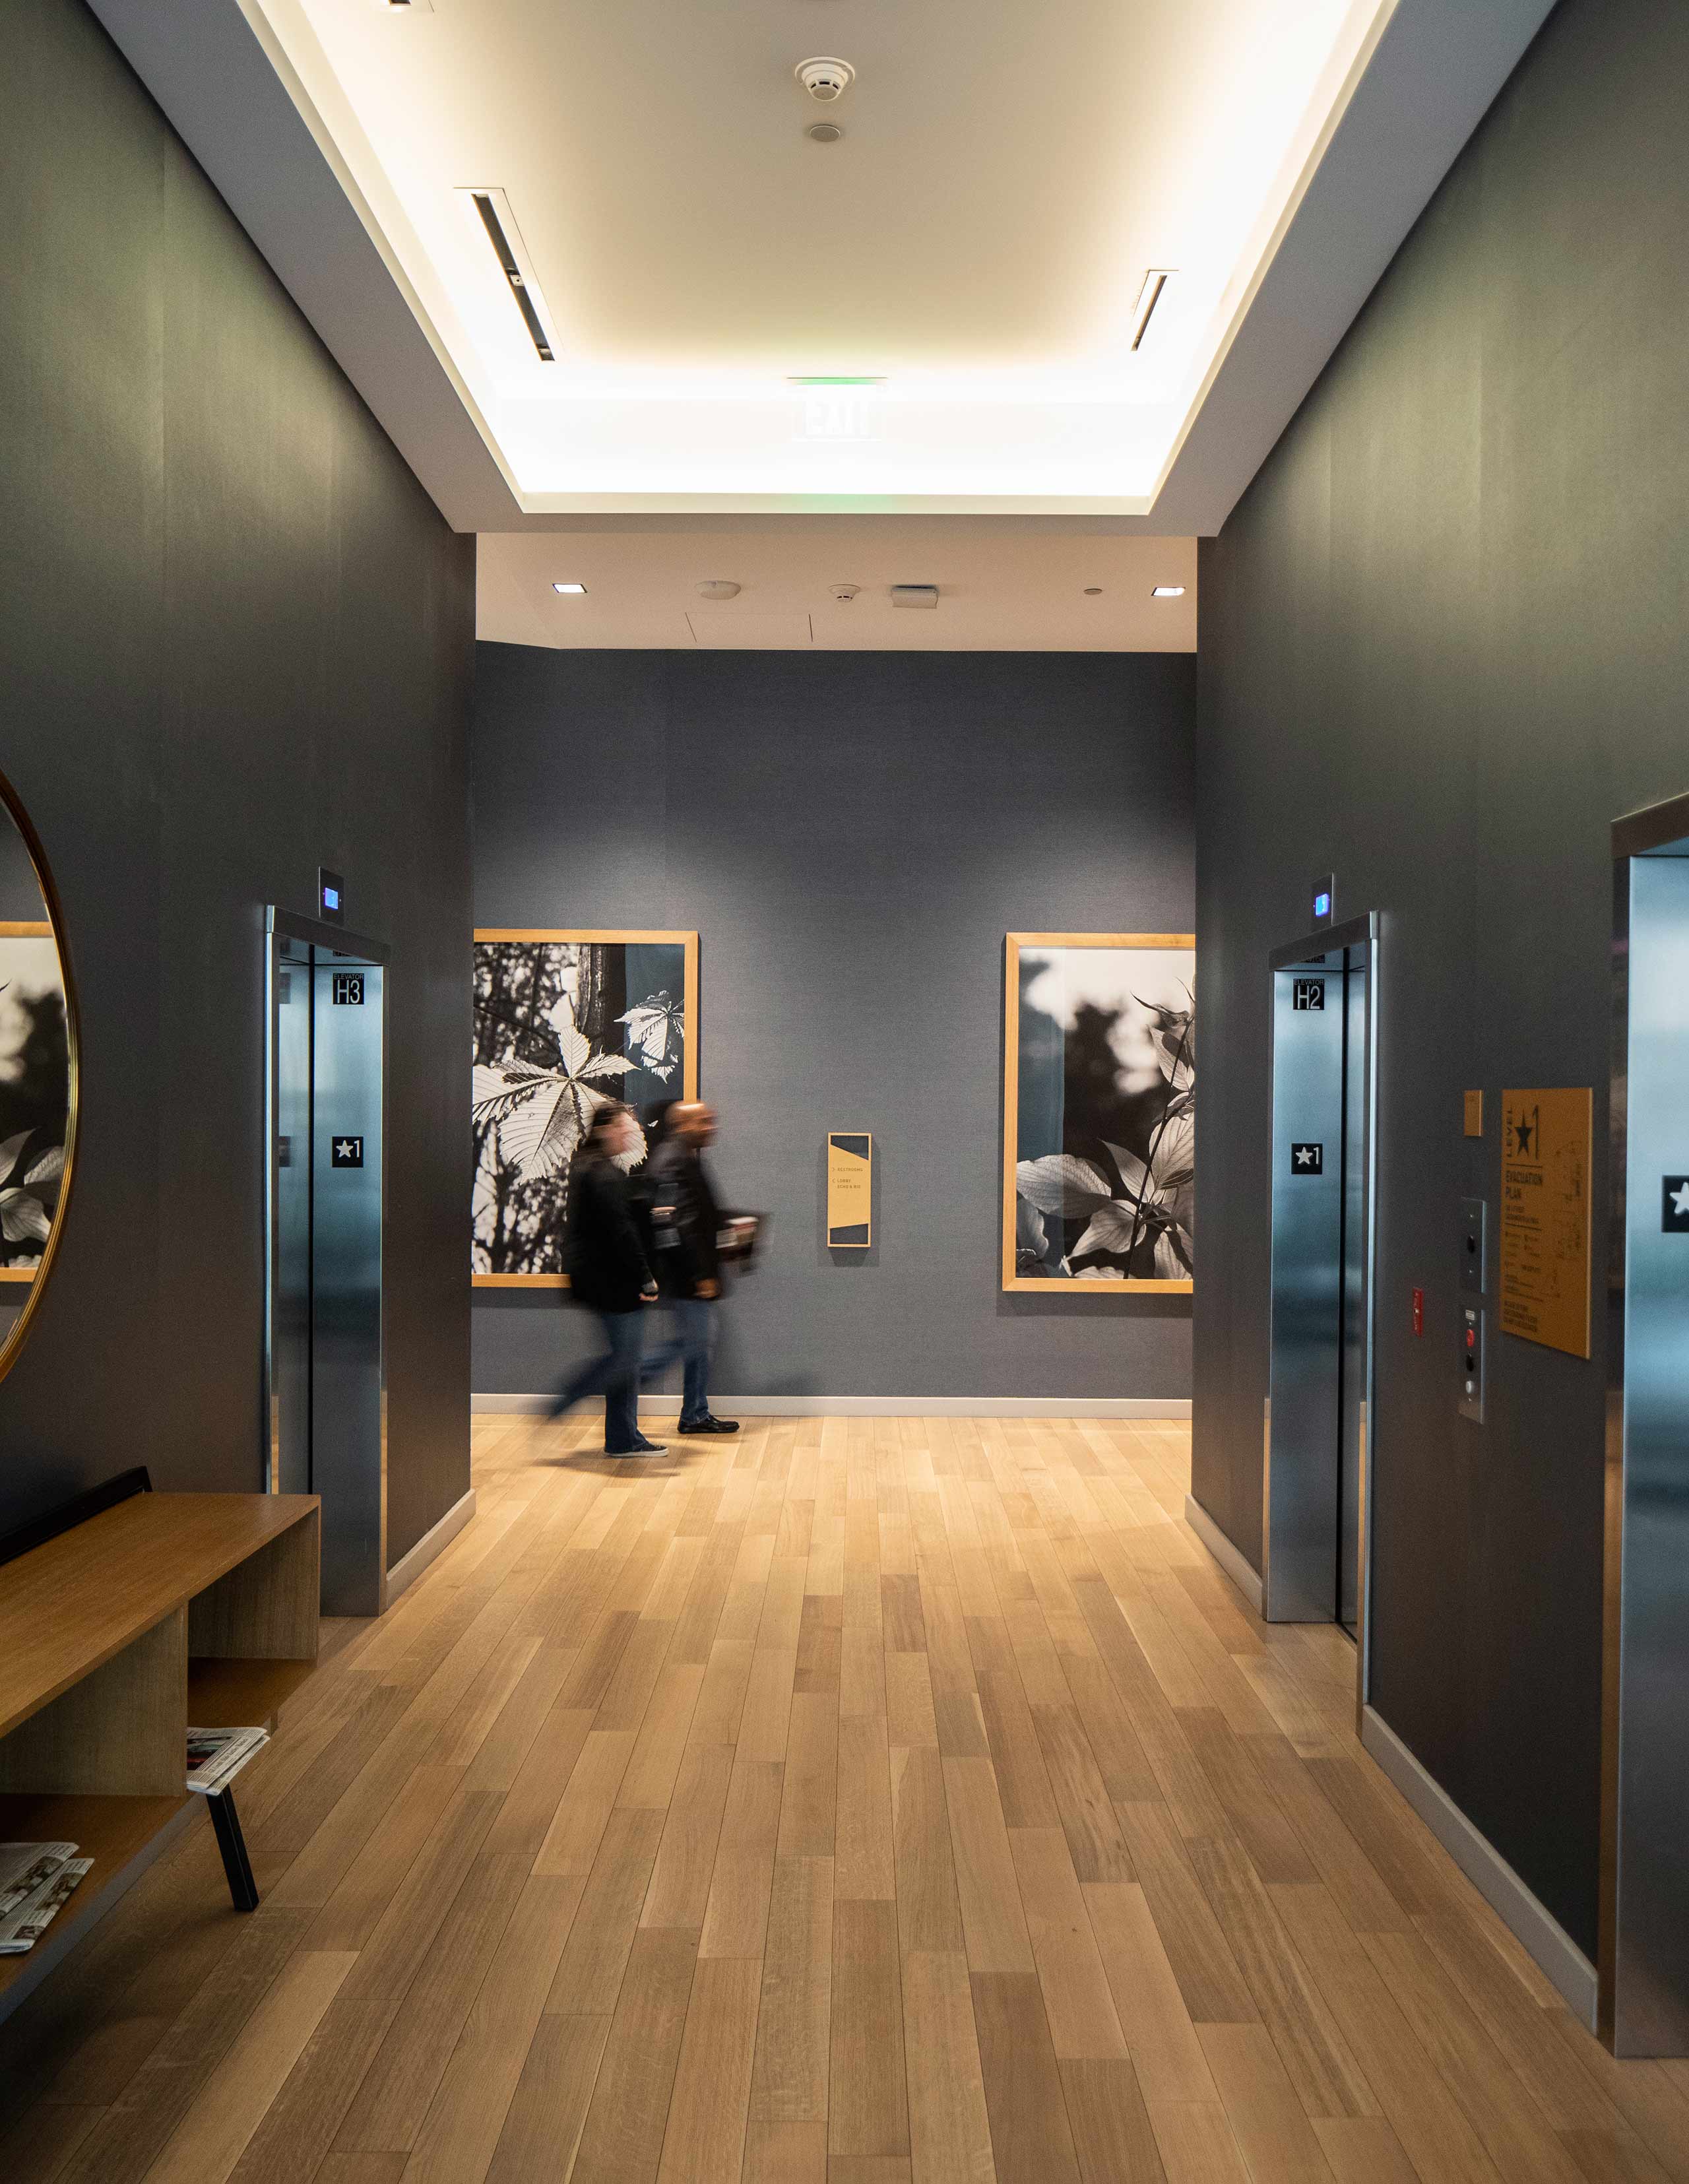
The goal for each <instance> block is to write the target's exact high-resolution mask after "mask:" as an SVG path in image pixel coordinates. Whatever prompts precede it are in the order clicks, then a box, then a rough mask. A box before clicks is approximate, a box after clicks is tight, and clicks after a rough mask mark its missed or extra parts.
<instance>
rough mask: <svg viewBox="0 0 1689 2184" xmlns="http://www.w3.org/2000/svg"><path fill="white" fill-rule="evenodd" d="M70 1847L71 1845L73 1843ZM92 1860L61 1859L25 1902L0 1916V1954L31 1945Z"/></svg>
mask: <svg viewBox="0 0 1689 2184" xmlns="http://www.w3.org/2000/svg"><path fill="white" fill-rule="evenodd" d="M70 1847H71V1848H72V1849H73V1850H74V1849H75V1844H74V1843H73V1844H72V1845H71V1846H70ZM93 1863H94V1861H93V1860H92V1858H66V1859H64V1861H63V1862H62V1863H60V1864H59V1865H58V1866H56V1867H55V1868H54V1869H53V1872H52V1873H51V1874H50V1875H48V1876H47V1879H46V1880H44V1881H43V1882H42V1885H41V1886H40V1887H39V1888H37V1889H36V1892H35V1893H34V1894H33V1895H32V1896H31V1897H29V1899H28V1900H27V1902H25V1903H21V1904H20V1905H19V1907H18V1908H17V1909H16V1910H15V1911H14V1912H13V1913H12V1914H11V1916H10V1917H9V1918H7V1919H0V1957H20V1956H22V1955H23V1953H24V1952H25V1950H26V1949H32V1948H34V1947H35V1945H36V1942H38V1941H39V1940H40V1939H41V1937H42V1934H43V1933H44V1932H45V1931H47V1927H49V1926H50V1925H52V1924H53V1920H54V1919H56V1918H57V1917H58V1915H59V1912H60V1910H61V1909H62V1908H63V1907H64V1904H65V1903H68V1902H69V1900H70V1894H71V1892H72V1890H73V1889H75V1886H76V1884H77V1883H78V1882H79V1881H80V1880H81V1878H82V1876H83V1875H84V1874H85V1873H86V1872H88V1871H89V1870H90V1869H91V1868H92V1865H93Z"/></svg>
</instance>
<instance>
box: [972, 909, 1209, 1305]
mask: <svg viewBox="0 0 1689 2184" xmlns="http://www.w3.org/2000/svg"><path fill="white" fill-rule="evenodd" d="M1004 994H1005V1017H1006V1020H1005V1026H1004V1040H1003V1287H1004V1288H1005V1289H1006V1290H1064V1291H1073V1290H1109V1291H1111V1292H1113V1293H1116V1294H1118V1292H1119V1291H1120V1290H1122V1289H1128V1290H1162V1291H1168V1292H1178V1291H1187V1292H1188V1291H1189V1290H1190V1288H1191V1285H1192V1279H1193V1276H1194V1273H1195V1257H1194V1251H1193V1245H1192V1239H1191V1228H1192V1206H1193V1203H1194V1201H1195V1196H1196V936H1195V934H1194V933H1010V934H1009V936H1008V947H1007V960H1006V965H1005V978H1004Z"/></svg>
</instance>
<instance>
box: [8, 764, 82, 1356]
mask: <svg viewBox="0 0 1689 2184" xmlns="http://www.w3.org/2000/svg"><path fill="white" fill-rule="evenodd" d="M0 805H3V806H4V807H5V812H6V816H7V817H8V818H9V819H10V820H11V822H12V824H13V825H14V827H16V828H17V830H18V833H19V836H20V838H21V840H22V842H23V844H24V847H25V850H27V851H28V853H29V860H30V863H31V866H33V867H34V870H35V877H36V886H37V887H38V888H39V889H40V890H41V899H42V905H43V907H44V908H45V910H46V911H47V925H48V927H49V928H51V931H52V935H53V946H54V948H55V949H57V950H58V951H59V977H60V978H61V979H62V980H63V982H64V1044H65V1049H66V1054H67V1059H68V1062H69V1068H70V1103H69V1107H68V1111H67V1112H66V1114H65V1117H64V1173H63V1175H62V1176H61V1178H60V1179H59V1202H58V1204H57V1206H55V1207H54V1208H53V1227H52V1229H51V1230H50V1231H49V1232H48V1234H47V1241H46V1243H45V1244H44V1245H42V1253H41V1264H40V1265H39V1266H38V1267H37V1268H36V1269H35V1271H34V1273H33V1276H32V1277H31V1281H30V1285H29V1295H28V1296H27V1298H26V1299H25V1302H24V1308H23V1310H22V1311H21V1312H20V1313H19V1314H18V1317H17V1319H16V1321H15V1322H14V1324H13V1326H12V1328H11V1329H10V1331H9V1333H8V1334H7V1335H6V1336H5V1338H4V1340H0V1380H3V1379H5V1377H6V1375H7V1374H8V1373H9V1372H10V1371H11V1369H12V1368H13V1366H14V1364H15V1363H16V1362H17V1359H18V1352H19V1351H20V1350H21V1349H22V1348H23V1346H24V1340H25V1337H26V1336H27V1334H29V1331H30V1329H31V1324H32V1323H33V1322H34V1319H35V1316H36V1312H38V1311H39V1310H40V1309H41V1301H42V1296H43V1295H44V1294H45V1292H46V1290H47V1280H48V1279H49V1277H50V1276H51V1274H52V1273H53V1265H54V1262H56V1261H57V1259H58V1256H59V1238H60V1237H61V1236H62V1235H63V1234H64V1217H65V1214H66V1212H67V1211H68V1209H69V1207H70V1191H71V1187H72V1184H73V1183H74V1181H75V1173H76V1121H77V1112H78V1109H79V1107H80V1106H81V1100H80V1094H81V1077H82V1068H81V1022H80V1018H79V1013H78V1011H77V1007H76V982H75V978H74V977H73V976H72V975H71V970H70V949H69V947H68V945H67V944H66V942H65V938H64V905H62V904H61V903H60V901H59V890H58V889H57V888H56V887H55V886H54V884H53V872H52V868H51V867H50V866H49V865H48V864H47V852H46V850H43V849H42V845H41V837H40V836H39V835H38V834H37V833H36V830H35V827H34V826H33V824H32V823H31V819H30V815H29V813H28V812H27V811H25V809H24V805H23V800H22V799H21V798H20V796H19V794H18V792H17V791H16V789H15V788H13V786H12V784H11V783H10V782H9V781H8V779H7V778H6V776H5V775H4V774H3V773H0ZM5 1286H6V1287H7V1288H9V1287H10V1284H9V1283H8V1284H6V1285H5ZM6 1301H8V1299H7V1298H6V1297H5V1296H4V1295H3V1293H0V1303H3V1302H6Z"/></svg>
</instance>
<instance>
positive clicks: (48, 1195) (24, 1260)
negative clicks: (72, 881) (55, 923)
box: [0, 811, 71, 1294]
mask: <svg viewBox="0 0 1689 2184" xmlns="http://www.w3.org/2000/svg"><path fill="white" fill-rule="evenodd" d="M3 824H4V813H3V811H0V825H3ZM70 1112H71V1102H70V1024H69V1020H68V1017H67V1013H66V1009H65V1001H64V967H63V966H62V965H61V963H60V962H59V948H58V944H57V943H56V942H55V940H54V939H53V928H52V926H51V925H49V924H47V922H45V920H42V922H34V921H25V922H18V921H15V920H8V921H0V1282H32V1281H33V1280H34V1279H35V1278H36V1273H37V1272H38V1271H39V1269H40V1267H41V1262H42V1254H43V1252H44V1251H46V1248H47V1239H48V1238H49V1237H50V1236H51V1235H52V1234H53V1216H54V1213H55V1212H56V1210H57V1208H58V1205H59V1193H60V1190H61V1189H62V1188H63V1185H64V1170H65V1161H66V1157H67V1148H68V1143H69V1138H70ZM0 1294H3V1292H0Z"/></svg>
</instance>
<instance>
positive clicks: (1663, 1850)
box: [1614, 855, 1689, 2055]
mask: <svg viewBox="0 0 1689 2184" xmlns="http://www.w3.org/2000/svg"><path fill="white" fill-rule="evenodd" d="M1628 983H1629V994H1628V1034H1627V1046H1628V1055H1627V1068H1626V1074H1625V1236H1624V1249H1625V1273H1624V1282H1625V1287H1624V1310H1625V1318H1624V1396H1623V1437H1624V1471H1623V1494H1624V1529H1623V1534H1622V1554H1623V1565H1622V1572H1621V1578H1620V1593H1619V1600H1620V1602H1621V1603H1622V1607H1621V1613H1622V1638H1621V1644H1622V1652H1621V1655H1620V1661H1621V1663H1622V1666H1621V1670H1620V1675H1619V1746H1618V1775H1617V1797H1618V1819H1617V1840H1616V1845H1615V1846H1614V1847H1615V1848H1616V1858H1617V1914H1616V1922H1615V1923H1616V1933H1615V1936H1614V1941H1615V1944H1616V1953H1615V1960H1614V1992H1615V1994H1616V2005H1617V2006H1616V2011H1615V2013H1614V2047H1615V2050H1616V2052H1617V2053H1619V2054H1621V2055H1683V2054H1686V2053H1689V1867H1686V1864H1685V1846H1686V1844H1689V1764H1686V1758H1685V1755H1686V1753H1689V857H1686V856H1683V855H1674V856H1651V855H1644V856H1638V857H1635V858H1633V859H1632V860H1631V861H1630V939H1629V970H1628ZM1680 1193H1681V1195H1680ZM1680 1209H1681V1210H1680Z"/></svg>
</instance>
